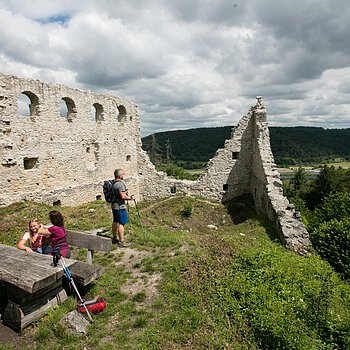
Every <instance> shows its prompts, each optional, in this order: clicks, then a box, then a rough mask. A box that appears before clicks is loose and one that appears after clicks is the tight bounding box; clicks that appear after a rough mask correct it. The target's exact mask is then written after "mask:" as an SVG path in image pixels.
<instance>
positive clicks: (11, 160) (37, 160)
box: [0, 74, 141, 206]
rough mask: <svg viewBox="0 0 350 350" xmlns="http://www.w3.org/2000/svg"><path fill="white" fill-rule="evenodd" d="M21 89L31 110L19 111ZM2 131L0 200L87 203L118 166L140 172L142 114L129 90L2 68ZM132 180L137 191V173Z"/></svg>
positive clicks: (132, 184)
mask: <svg viewBox="0 0 350 350" xmlns="http://www.w3.org/2000/svg"><path fill="white" fill-rule="evenodd" d="M22 93H23V94H24V95H26V96H27V97H28V98H29V99H30V106H29V109H30V115H29V116H22V115H20V111H19V96H20V95H21V94H22ZM62 103H64V104H65V105H66V109H67V111H68V112H67V113H66V114H67V115H66V116H60V114H61V112H60V108H61V104H62ZM92 112H93V113H92ZM0 135H1V138H0V152H1V153H0V162H1V163H0V186H1V189H2V193H1V195H0V205H1V206H5V205H8V204H11V203H13V202H18V201H22V200H34V201H42V202H45V203H48V204H54V203H61V204H62V205H74V204H78V203H84V202H88V201H92V200H95V199H96V198H99V197H101V196H102V187H101V182H102V180H104V179H106V178H113V171H114V169H115V168H116V167H121V168H124V169H125V170H126V172H127V173H129V174H138V158H137V154H138V152H139V149H140V148H141V140H140V119H139V115H138V110H137V107H136V106H135V105H134V104H133V103H131V102H130V101H128V100H126V99H124V98H118V97H113V96H109V95H103V94H97V93H93V92H90V91H81V90H78V89H73V88H69V87H66V86H63V85H52V84H45V83H43V82H41V81H38V80H31V79H20V78H17V77H14V76H8V75H4V74H0ZM129 186H130V189H131V190H132V192H133V193H135V195H136V196H138V193H139V188H138V181H136V180H135V178H130V181H129Z"/></svg>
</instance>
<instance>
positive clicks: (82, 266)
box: [67, 230, 112, 287]
mask: <svg viewBox="0 0 350 350" xmlns="http://www.w3.org/2000/svg"><path fill="white" fill-rule="evenodd" d="M97 233H98V230H92V232H91V233H86V232H79V231H70V230H67V242H68V244H69V245H70V246H75V247H78V248H86V249H87V257H86V262H83V261H77V262H76V263H75V264H74V265H73V266H72V267H71V268H70V269H69V270H70V272H71V275H72V277H73V279H74V281H75V282H76V283H79V284H80V285H82V286H84V287H85V286H86V285H88V284H90V283H91V282H92V281H94V280H95V279H96V278H98V277H100V276H101V275H102V274H103V267H102V266H98V265H93V264H92V261H93V256H94V252H95V251H101V252H109V251H110V250H111V249H112V240H111V239H110V238H106V237H100V236H97Z"/></svg>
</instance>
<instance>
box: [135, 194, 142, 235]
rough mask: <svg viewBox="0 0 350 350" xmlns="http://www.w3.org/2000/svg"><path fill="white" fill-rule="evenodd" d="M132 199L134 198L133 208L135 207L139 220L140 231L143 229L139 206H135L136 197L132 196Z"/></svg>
mask: <svg viewBox="0 0 350 350" xmlns="http://www.w3.org/2000/svg"><path fill="white" fill-rule="evenodd" d="M133 200H134V203H135V208H136V211H137V215H138V217H139V220H140V225H141V229H142V231H143V225H142V221H141V216H140V212H139V208H138V207H137V203H136V199H135V198H133Z"/></svg>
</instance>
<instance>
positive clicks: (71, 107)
mask: <svg viewBox="0 0 350 350" xmlns="http://www.w3.org/2000/svg"><path fill="white" fill-rule="evenodd" d="M76 114H77V108H76V106H75V103H74V101H73V100H72V99H71V98H69V97H62V99H61V101H60V116H61V117H63V118H67V120H68V121H69V122H72V121H73V119H74V118H75V117H76Z"/></svg>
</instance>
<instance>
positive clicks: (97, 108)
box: [91, 103, 104, 122]
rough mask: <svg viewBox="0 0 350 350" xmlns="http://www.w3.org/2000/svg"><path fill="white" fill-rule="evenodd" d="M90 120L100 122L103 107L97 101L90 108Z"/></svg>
mask: <svg viewBox="0 0 350 350" xmlns="http://www.w3.org/2000/svg"><path fill="white" fill-rule="evenodd" d="M91 120H93V121H94V122H101V121H102V120H104V118H103V107H102V106H101V105H100V104H99V103H94V105H93V106H92V108H91Z"/></svg>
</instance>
